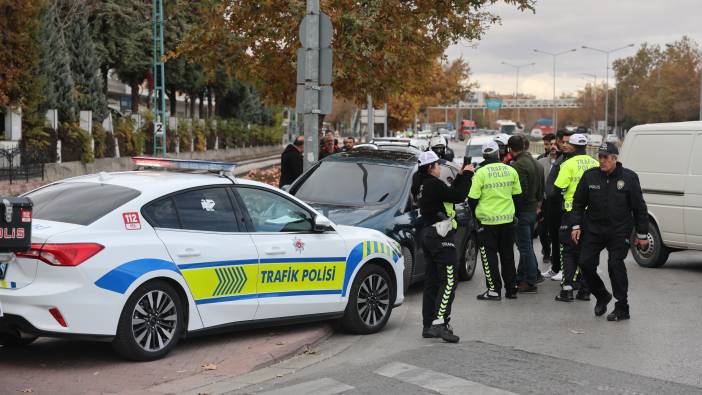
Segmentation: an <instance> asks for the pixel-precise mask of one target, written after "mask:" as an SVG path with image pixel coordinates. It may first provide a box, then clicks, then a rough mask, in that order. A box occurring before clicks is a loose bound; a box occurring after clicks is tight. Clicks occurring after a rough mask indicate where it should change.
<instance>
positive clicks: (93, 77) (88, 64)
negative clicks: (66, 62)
mask: <svg viewBox="0 0 702 395" xmlns="http://www.w3.org/2000/svg"><path fill="white" fill-rule="evenodd" d="M66 34H67V37H68V42H69V43H70V45H69V46H68V48H69V52H70V54H71V71H72V73H73V81H74V83H75V96H76V102H77V104H78V109H79V110H91V111H92V112H93V119H95V120H97V121H99V122H102V120H103V119H105V117H106V116H107V99H106V97H105V90H104V88H103V79H102V76H101V74H100V65H99V63H98V58H97V56H96V54H95V47H94V45H93V39H92V37H91V36H90V28H89V26H88V14H87V12H81V13H79V14H78V15H76V18H75V20H74V22H73V23H72V24H71V26H70V28H69V30H68V32H67V33H66Z"/></svg>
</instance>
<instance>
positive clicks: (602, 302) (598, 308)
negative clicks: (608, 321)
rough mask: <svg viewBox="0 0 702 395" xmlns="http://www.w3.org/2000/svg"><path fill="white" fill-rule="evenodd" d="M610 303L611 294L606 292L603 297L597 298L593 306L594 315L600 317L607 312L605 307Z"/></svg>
mask: <svg viewBox="0 0 702 395" xmlns="http://www.w3.org/2000/svg"><path fill="white" fill-rule="evenodd" d="M610 301H612V294H611V293H609V292H607V293H606V294H605V295H604V296H603V297H601V298H597V303H596V304H595V315H596V316H598V317H599V316H601V315H602V314H604V313H606V312H607V305H608V304H609V302H610Z"/></svg>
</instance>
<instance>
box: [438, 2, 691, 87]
mask: <svg viewBox="0 0 702 395" xmlns="http://www.w3.org/2000/svg"><path fill="white" fill-rule="evenodd" d="M491 10H492V11H494V12H495V13H496V14H497V15H499V16H500V17H501V18H502V22H501V24H496V25H493V26H492V27H491V28H490V29H489V30H488V32H487V33H486V34H485V35H484V36H483V38H482V39H481V40H480V41H477V42H461V43H458V44H457V45H453V46H451V47H449V48H448V50H447V52H446V54H447V56H448V58H449V60H452V59H456V58H458V57H463V59H465V60H467V61H468V63H469V64H470V67H471V71H472V76H471V81H475V82H478V83H479V84H480V87H479V88H478V90H483V91H491V90H494V91H496V92H498V93H502V94H514V90H515V82H516V72H515V69H514V68H512V67H509V66H506V65H503V64H501V62H507V63H512V64H516V65H521V64H528V63H531V62H535V63H536V65H534V66H528V67H524V68H522V69H521V70H520V73H519V74H520V76H519V93H520V94H521V93H525V94H532V95H535V96H536V97H537V98H539V99H550V98H551V97H552V96H553V57H551V56H548V55H542V54H538V53H535V52H534V51H533V50H534V49H540V50H543V51H546V52H551V53H555V52H561V51H566V50H569V49H573V48H576V49H577V51H576V52H573V53H567V54H565V55H561V56H558V57H557V61H556V94H557V95H560V94H561V93H567V92H576V91H578V90H582V89H583V88H584V87H585V85H586V84H588V83H592V82H593V80H594V79H593V77H587V76H585V75H583V73H588V74H596V75H597V81H598V83H599V82H602V81H604V79H605V70H606V57H605V54H603V53H599V52H595V51H591V50H587V49H582V48H581V47H582V46H583V45H586V46H590V47H594V48H600V49H603V50H611V49H615V48H619V47H623V46H626V45H628V44H635V47H633V48H626V49H623V50H621V51H617V52H614V53H612V54H610V63H611V62H612V61H613V60H614V59H616V58H619V57H627V56H631V55H633V54H634V53H636V50H637V49H638V47H639V46H640V45H641V44H642V43H644V42H647V43H649V44H660V45H665V44H666V43H670V42H673V41H676V40H679V39H680V38H681V37H682V36H683V35H687V36H689V37H690V38H692V39H694V40H695V41H696V42H697V43H698V44H700V45H701V46H702V0H536V10H535V12H531V11H525V12H520V11H518V10H517V9H516V7H514V6H509V5H506V4H504V3H502V2H500V3H498V4H496V5H495V6H492V7H491ZM612 74H613V73H612V71H610V84H612V83H613V81H614V79H613V75H612Z"/></svg>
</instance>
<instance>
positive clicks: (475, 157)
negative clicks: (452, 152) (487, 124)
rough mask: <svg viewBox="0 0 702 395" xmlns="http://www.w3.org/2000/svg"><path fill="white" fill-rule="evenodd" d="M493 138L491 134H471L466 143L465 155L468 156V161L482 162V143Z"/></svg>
mask: <svg viewBox="0 0 702 395" xmlns="http://www.w3.org/2000/svg"><path fill="white" fill-rule="evenodd" d="M494 139H495V138H494V137H493V136H491V135H485V136H472V137H471V138H470V140H468V142H467V143H466V152H465V157H468V158H470V159H469V161H470V163H477V164H480V163H482V162H483V144H485V143H487V142H489V141H493V140H494Z"/></svg>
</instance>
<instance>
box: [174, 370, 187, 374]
mask: <svg viewBox="0 0 702 395" xmlns="http://www.w3.org/2000/svg"><path fill="white" fill-rule="evenodd" d="M185 372H187V370H176V373H185Z"/></svg>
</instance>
